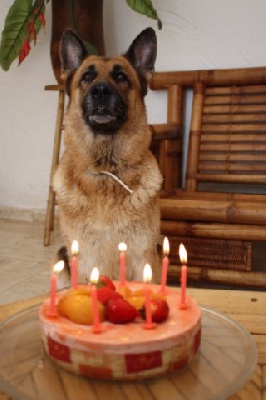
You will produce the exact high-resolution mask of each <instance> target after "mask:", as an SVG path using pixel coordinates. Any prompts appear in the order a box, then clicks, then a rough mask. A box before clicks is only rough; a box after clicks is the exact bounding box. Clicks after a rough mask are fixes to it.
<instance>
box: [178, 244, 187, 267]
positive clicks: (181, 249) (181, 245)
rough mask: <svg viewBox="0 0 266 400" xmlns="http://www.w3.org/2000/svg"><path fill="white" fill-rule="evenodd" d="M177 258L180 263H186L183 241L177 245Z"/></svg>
mask: <svg viewBox="0 0 266 400" xmlns="http://www.w3.org/2000/svg"><path fill="white" fill-rule="evenodd" d="M179 258H180V261H181V263H182V264H186V263H187V251H186V248H185V246H184V245H183V243H181V244H180V246H179Z"/></svg>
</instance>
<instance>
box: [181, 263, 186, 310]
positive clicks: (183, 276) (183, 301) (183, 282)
mask: <svg viewBox="0 0 266 400" xmlns="http://www.w3.org/2000/svg"><path fill="white" fill-rule="evenodd" d="M186 290H187V266H186V265H182V267H181V302H180V308H181V309H182V310H185V309H186V308H187V299H186Z"/></svg>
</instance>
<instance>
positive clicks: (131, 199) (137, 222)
mask: <svg viewBox="0 0 266 400" xmlns="http://www.w3.org/2000/svg"><path fill="white" fill-rule="evenodd" d="M155 58H156V36H155V33H154V31H153V30H152V29H151V28H148V29H146V30H145V31H143V32H142V33H141V34H140V35H139V36H138V37H137V38H136V39H135V41H133V43H132V45H131V46H130V47H129V50H128V52H127V53H126V54H125V55H124V56H118V57H114V58H103V57H97V56H88V55H86V51H85V49H84V48H83V46H82V43H81V42H80V41H79V39H78V38H77V37H76V36H75V35H74V34H73V33H72V32H71V31H67V32H65V34H64V36H63V38H62V41H61V59H62V65H63V71H64V74H63V76H64V79H65V82H66V88H67V90H68V93H69V105H68V110H67V114H66V119H65V152H64V154H63V157H62V159H61V160H60V164H59V167H58V169H57V171H56V173H55V177H54V189H55V191H56V196H57V200H58V204H59V212H60V226H61V231H62V234H63V237H64V240H65V244H66V245H67V247H68V249H69V250H70V246H71V243H72V241H73V240H74V239H76V240H78V242H79V250H80V251H79V265H78V268H79V274H80V280H83V279H84V278H85V279H89V277H90V273H91V270H92V268H93V267H98V268H99V271H100V273H101V274H106V275H108V276H110V277H111V278H112V279H119V252H118V244H119V243H120V242H125V243H126V244H127V246H128V249H127V253H126V279H127V280H132V279H134V280H141V279H142V274H143V267H144V265H145V264H146V263H149V264H151V266H152V269H153V278H154V280H155V281H156V280H158V277H159V259H158V255H157V244H158V242H159V223H160V212H159V205H158V192H159V190H160V187H161V181H162V177H161V174H160V172H159V168H158V166H157V162H156V160H155V158H154V157H153V155H152V154H151V152H150V150H149V146H150V141H151V132H150V130H149V128H148V125H147V116H146V109H145V105H144V101H143V97H144V96H145V94H146V91H147V79H148V77H149V74H150V73H151V72H152V70H153V66H154V62H155ZM120 75H121V76H120ZM95 87H96V89H95ZM106 88H108V90H107V89H106ZM93 90H94V92H93ZM91 93H93V95H91ZM99 98H100V102H101V104H102V103H104V104H102V105H100V106H99V105H98V106H95V107H94V108H93V107H92V106H91V102H98V101H99ZM107 103H108V104H107ZM97 104H98V103H97ZM92 108H93V110H92ZM121 108H122V111H121V110H120V109H121ZM95 109H96V111H95ZM95 112H96V114H97V115H96V117H95V116H94V113H95ZM117 114H119V118H120V120H119V118H118V117H117ZM106 115H107V116H106ZM110 115H111V117H110ZM114 115H115V117H114ZM102 171H107V172H111V173H112V174H114V175H115V176H116V177H117V178H119V179H120V180H121V181H122V182H123V184H125V185H126V186H127V187H128V188H129V189H130V190H132V191H133V192H132V193H129V191H128V190H127V189H126V188H125V187H124V186H122V184H121V183H119V182H118V181H117V180H115V179H114V178H113V177H111V176H109V175H106V174H102Z"/></svg>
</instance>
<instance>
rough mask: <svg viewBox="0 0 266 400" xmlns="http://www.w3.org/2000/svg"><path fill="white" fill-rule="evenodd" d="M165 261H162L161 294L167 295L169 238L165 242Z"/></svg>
mask: <svg viewBox="0 0 266 400" xmlns="http://www.w3.org/2000/svg"><path fill="white" fill-rule="evenodd" d="M163 254H164V257H163V261H162V282H161V292H162V293H166V283H167V271H168V264H169V259H168V254H169V240H168V239H167V237H165V238H164V241H163Z"/></svg>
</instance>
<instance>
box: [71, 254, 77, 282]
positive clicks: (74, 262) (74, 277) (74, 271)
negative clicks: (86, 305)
mask: <svg viewBox="0 0 266 400" xmlns="http://www.w3.org/2000/svg"><path fill="white" fill-rule="evenodd" d="M71 279H72V287H73V289H76V288H77V287H78V257H77V255H76V254H73V256H72V268H71Z"/></svg>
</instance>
